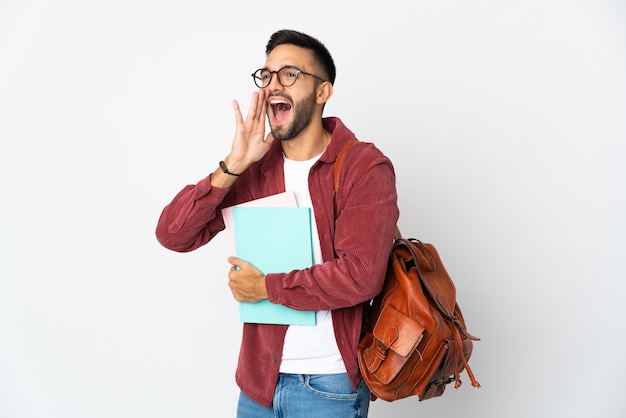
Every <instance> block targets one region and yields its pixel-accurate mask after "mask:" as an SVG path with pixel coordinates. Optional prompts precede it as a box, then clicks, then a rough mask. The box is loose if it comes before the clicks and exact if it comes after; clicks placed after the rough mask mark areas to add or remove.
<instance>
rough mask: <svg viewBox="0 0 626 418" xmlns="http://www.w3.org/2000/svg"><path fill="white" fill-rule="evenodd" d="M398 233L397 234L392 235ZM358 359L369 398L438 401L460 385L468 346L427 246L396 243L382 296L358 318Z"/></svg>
mask: <svg viewBox="0 0 626 418" xmlns="http://www.w3.org/2000/svg"><path fill="white" fill-rule="evenodd" d="M397 233H398V232H397ZM363 321H364V322H363V332H364V334H363V337H362V339H361V342H360V344H359V348H358V352H357V357H358V361H359V368H360V371H361V374H362V376H363V379H364V380H365V382H366V383H367V386H368V387H369V388H370V390H371V392H372V395H373V396H372V399H375V398H381V399H383V400H386V401H394V400H397V399H402V398H406V397H408V396H413V395H415V396H417V397H418V398H419V400H420V401H423V400H426V399H430V398H433V397H437V396H441V395H442V394H443V392H444V390H445V388H446V385H447V384H449V383H452V382H455V388H458V387H459V386H461V380H460V378H459V374H460V372H461V371H463V370H464V369H465V370H466V371H467V374H468V375H469V378H470V380H471V382H472V386H474V387H480V384H479V383H478V382H477V381H476V379H475V378H474V374H473V373H472V371H471V369H470V367H469V364H468V360H469V358H470V356H471V354H472V348H473V343H472V341H476V340H478V338H476V337H474V336H472V335H470V334H469V333H468V332H467V331H466V329H465V320H464V318H463V315H462V314H461V310H460V309H459V305H458V304H457V303H456V290H455V287H454V284H453V283H452V280H451V279H450V276H449V275H448V273H447V272H446V270H445V268H444V266H443V263H442V262H441V259H440V258H439V254H438V253H437V250H436V249H435V247H434V246H433V245H432V244H424V243H422V242H420V241H418V240H415V239H404V238H396V241H395V243H394V246H393V250H392V252H391V257H390V259H389V267H388V269H387V277H386V278H385V283H384V286H383V290H382V292H381V293H380V294H379V295H378V296H377V297H376V298H374V300H373V301H372V303H371V306H370V307H369V308H368V309H366V312H365V314H364V318H363Z"/></svg>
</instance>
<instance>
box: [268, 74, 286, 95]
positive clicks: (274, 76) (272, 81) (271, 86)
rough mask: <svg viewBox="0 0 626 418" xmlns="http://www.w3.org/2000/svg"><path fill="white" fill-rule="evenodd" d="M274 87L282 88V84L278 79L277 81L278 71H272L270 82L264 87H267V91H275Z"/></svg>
mask: <svg viewBox="0 0 626 418" xmlns="http://www.w3.org/2000/svg"><path fill="white" fill-rule="evenodd" d="M276 87H278V89H282V88H283V85H282V84H280V81H278V72H272V77H271V78H270V83H269V84H268V85H267V86H266V87H265V88H266V89H269V91H276Z"/></svg>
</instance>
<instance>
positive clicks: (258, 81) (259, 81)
mask: <svg viewBox="0 0 626 418" xmlns="http://www.w3.org/2000/svg"><path fill="white" fill-rule="evenodd" d="M286 68H288V69H290V70H293V71H294V72H295V73H296V76H295V77H294V78H293V83H291V84H288V85H285V84H283V82H282V81H281V80H280V76H279V75H278V73H279V72H281V71H282V70H284V69H286ZM261 71H267V72H268V73H269V74H270V77H269V78H268V79H267V84H265V83H263V79H262V78H261V77H259V76H257V74H258V73H259V72H261ZM274 74H276V79H277V80H278V84H280V85H281V86H283V87H291V86H293V85H294V84H296V81H298V76H299V75H300V74H304V75H308V76H311V77H315V78H317V79H318V80H321V81H322V82H324V83H325V82H326V80H324V79H323V78H322V77H320V76H317V75H315V74H311V73H307V72H306V71H302V70H301V69H299V68H296V67H294V66H292V65H285V66H284V67H282V68H279V69H278V70H276V71H268V70H267V68H259V69H258V70H256V71H255V72H253V73H252V79H253V80H254V84H255V85H256V86H257V87H258V88H260V89H264V88H266V87H267V86H269V85H270V84H271V82H272V77H274ZM259 84H261V85H259ZM263 84H265V85H263Z"/></svg>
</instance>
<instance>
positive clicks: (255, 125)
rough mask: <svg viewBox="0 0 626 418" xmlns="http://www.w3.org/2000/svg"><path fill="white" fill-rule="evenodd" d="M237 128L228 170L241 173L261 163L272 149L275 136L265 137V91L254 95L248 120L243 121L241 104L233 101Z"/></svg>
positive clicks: (262, 90) (259, 91)
mask: <svg viewBox="0 0 626 418" xmlns="http://www.w3.org/2000/svg"><path fill="white" fill-rule="evenodd" d="M233 109H234V110H235V120H236V122H237V128H236V130H235V138H234V139H233V144H232V149H231V152H230V154H229V155H228V157H227V160H225V161H227V163H228V164H229V165H228V168H231V166H232V170H231V171H233V172H236V173H240V172H242V171H243V170H245V169H246V168H248V166H249V165H250V164H252V163H254V162H256V161H259V160H260V159H261V158H262V157H263V156H264V155H265V153H266V152H267V151H268V150H269V149H270V145H271V144H272V142H273V141H274V136H273V135H272V134H271V133H269V134H268V135H267V137H265V118H266V117H267V101H266V97H265V90H264V89H259V90H258V91H256V92H254V93H253V94H252V100H251V101H250V108H249V109H248V115H247V117H246V119H245V120H244V119H243V116H242V114H241V110H240V108H239V102H237V100H233Z"/></svg>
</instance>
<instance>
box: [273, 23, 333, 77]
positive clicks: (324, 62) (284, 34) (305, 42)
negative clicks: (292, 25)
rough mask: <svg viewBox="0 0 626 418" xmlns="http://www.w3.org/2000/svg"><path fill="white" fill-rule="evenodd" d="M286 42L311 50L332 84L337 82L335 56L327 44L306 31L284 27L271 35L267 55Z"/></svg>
mask: <svg viewBox="0 0 626 418" xmlns="http://www.w3.org/2000/svg"><path fill="white" fill-rule="evenodd" d="M284 44H289V45H295V46H298V47H300V48H305V49H308V50H310V51H311V52H312V53H313V56H314V57H315V59H316V60H317V61H318V62H319V64H320V65H321V66H322V69H323V70H324V71H325V72H326V75H327V76H328V81H330V84H335V77H336V75H337V71H336V69H335V63H334V62H333V57H332V56H331V55H330V52H328V49H326V46H324V44H323V43H321V42H320V41H318V40H317V39H315V38H313V37H312V36H309V35H307V34H305V33H302V32H298V31H295V30H290V29H283V30H279V31H277V32H274V33H273V34H272V36H271V37H270V40H269V41H267V46H266V47H265V55H267V56H269V54H270V53H271V52H272V51H273V50H274V48H276V47H277V46H278V45H284Z"/></svg>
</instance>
